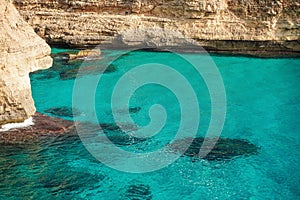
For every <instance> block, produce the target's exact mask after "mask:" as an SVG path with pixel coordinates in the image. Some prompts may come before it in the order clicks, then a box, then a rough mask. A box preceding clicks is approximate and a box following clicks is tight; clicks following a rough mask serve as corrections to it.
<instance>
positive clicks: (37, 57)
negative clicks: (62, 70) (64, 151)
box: [0, 0, 52, 126]
mask: <svg viewBox="0 0 300 200" xmlns="http://www.w3.org/2000/svg"><path fill="white" fill-rule="evenodd" d="M0 32H1V34H0V52H1V54H0V126H1V124H5V123H10V122H22V121H24V120H25V119H27V118H29V117H30V116H32V115H33V114H34V113H35V107H34V102H33V99H32V97H31V87H30V79H29V72H32V71H35V70H38V69H44V68H48V67H51V65H52V59H51V57H50V56H49V54H50V47H49V46H48V45H47V44H46V43H45V41H43V39H41V38H40V37H39V36H37V35H36V34H35V32H34V30H33V29H32V28H31V27H30V25H28V24H27V23H26V22H25V21H24V20H23V18H22V17H21V16H20V15H19V13H18V11H17V10H16V8H15V7H14V5H13V4H12V3H11V2H10V1H9V0H2V1H1V3H0Z"/></svg>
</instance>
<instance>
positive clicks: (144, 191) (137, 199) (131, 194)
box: [124, 184, 152, 200]
mask: <svg viewBox="0 0 300 200" xmlns="http://www.w3.org/2000/svg"><path fill="white" fill-rule="evenodd" d="M124 196H125V199H127V200H150V199H152V194H151V190H150V187H149V185H144V184H138V185H130V186H129V187H128V189H127V190H126V192H125V195H124Z"/></svg>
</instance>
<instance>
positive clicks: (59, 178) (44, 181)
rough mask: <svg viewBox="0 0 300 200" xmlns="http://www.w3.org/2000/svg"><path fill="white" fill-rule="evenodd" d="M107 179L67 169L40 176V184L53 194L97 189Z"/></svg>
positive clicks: (47, 172) (99, 175)
mask: <svg viewBox="0 0 300 200" xmlns="http://www.w3.org/2000/svg"><path fill="white" fill-rule="evenodd" d="M104 178H105V176H104V175H101V174H89V173H87V172H77V171H71V170H69V169H67V168H63V169H57V170H55V171H52V172H49V171H45V174H42V175H40V177H39V178H38V181H39V183H40V184H41V185H42V186H43V187H44V188H45V189H47V190H50V192H52V193H53V194H56V193H69V192H74V191H82V190H84V188H86V187H89V188H92V187H96V185H97V183H99V182H101V181H102V180H103V179H104Z"/></svg>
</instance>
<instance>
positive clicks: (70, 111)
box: [45, 106, 80, 117]
mask: <svg viewBox="0 0 300 200" xmlns="http://www.w3.org/2000/svg"><path fill="white" fill-rule="evenodd" d="M45 112H46V113H50V114H53V115H56V116H61V117H74V116H78V115H80V112H79V111H78V110H77V109H75V108H70V107H67V106H63V107H58V108H49V109H47V110H45Z"/></svg>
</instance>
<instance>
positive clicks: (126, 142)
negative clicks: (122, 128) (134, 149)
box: [107, 132, 147, 146]
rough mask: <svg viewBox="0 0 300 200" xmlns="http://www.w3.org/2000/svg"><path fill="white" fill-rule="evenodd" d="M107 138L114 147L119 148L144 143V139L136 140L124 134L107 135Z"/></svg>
mask: <svg viewBox="0 0 300 200" xmlns="http://www.w3.org/2000/svg"><path fill="white" fill-rule="evenodd" d="M107 138H108V139H109V140H110V141H111V142H112V143H114V144H115V145H119V146H131V145H134V144H138V143H141V142H145V141H146V140H147V139H146V138H138V137H134V136H130V135H128V134H126V133H122V132H120V133H118V134H112V135H111V134H107Z"/></svg>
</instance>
